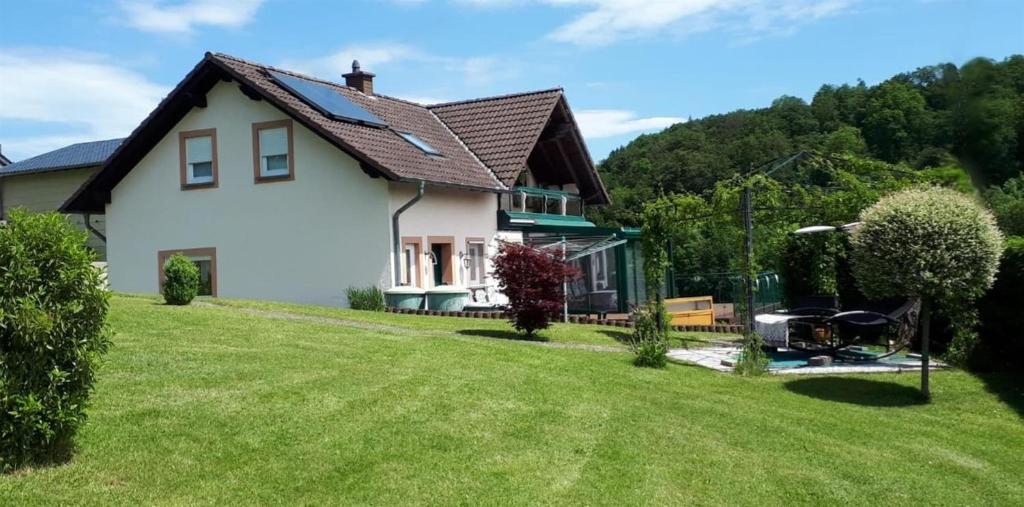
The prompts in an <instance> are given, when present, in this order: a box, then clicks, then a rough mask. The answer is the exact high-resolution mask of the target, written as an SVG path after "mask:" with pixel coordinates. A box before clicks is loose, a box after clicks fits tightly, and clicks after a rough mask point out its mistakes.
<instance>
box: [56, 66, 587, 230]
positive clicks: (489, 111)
mask: <svg viewBox="0 0 1024 507" xmlns="http://www.w3.org/2000/svg"><path fill="white" fill-rule="evenodd" d="M271 72H276V73H282V74H287V75H289V76H293V77H298V78H301V79H304V80H307V81H309V82H311V83H315V84H316V85H318V86H326V87H329V88H331V89H332V90H334V91H336V92H338V93H340V94H341V95H342V96H344V97H345V98H347V99H348V100H349V101H351V102H352V103H354V104H355V105H357V106H359V107H361V108H363V109H365V110H366V111H369V112H370V113H372V114H373V115H374V116H376V117H378V118H379V119H381V120H383V122H384V123H386V124H387V126H386V127H385V128H379V127H375V126H368V125H363V124H358V123H353V122H350V121H344V120H339V119H335V118H332V117H331V116H328V115H326V114H323V113H322V112H321V111H320V110H318V109H316V108H314V107H312V106H311V105H309V104H307V103H306V102H305V101H303V100H302V99H301V98H300V97H299V96H297V95H296V94H295V93H293V92H291V91H289V90H288V89H286V88H285V87H284V86H282V85H281V84H279V83H278V81H276V80H275V79H274V78H273V77H272V75H271ZM225 80H226V81H232V82H235V83H237V85H238V86H239V88H240V89H241V91H242V92H243V93H244V94H245V95H246V96H248V97H249V98H251V99H253V100H265V101H267V102H268V103H269V104H271V105H273V106H274V107H276V108H278V109H280V110H281V111H283V112H285V113H286V114H288V115H289V116H291V117H292V118H293V119H294V120H295V121H297V122H298V123H301V124H302V125H303V126H305V127H306V128H308V129H310V130H312V131H313V132H314V133H316V134H317V135H319V136H320V137H321V138H323V139H324V140H326V141H328V142H329V143H331V144H333V145H334V146H336V147H337V148H339V149H341V150H342V151H344V152H345V153H348V154H349V155H350V156H352V157H353V158H355V159H356V160H358V161H359V162H360V166H361V167H362V169H363V171H364V172H366V173H367V174H369V175H370V176H372V177H383V178H386V179H389V180H394V181H426V182H428V183H433V184H439V185H447V186H453V187H461V188H468V189H475V190H485V191H498V192H501V191H505V190H507V189H508V188H509V187H510V186H511V182H514V181H515V177H516V176H518V174H519V172H521V171H522V170H523V169H524V168H525V167H526V165H527V164H526V160H527V157H528V156H529V155H530V153H531V149H532V147H533V144H536V143H537V140H538V138H539V137H540V136H541V132H542V131H543V129H544V128H545V125H547V124H548V123H549V118H551V117H552V115H553V114H554V112H555V111H556V108H557V107H558V106H559V105H560V104H562V107H567V106H564V104H565V101H564V97H563V96H562V91H561V90H545V91H541V92H534V93H527V94H519V95H509V96H504V97H495V98H491V99H480V100H477V101H467V102H457V103H449V104H439V105H436V106H424V105H421V104H416V103H413V102H409V101H405V100H401V99H396V98H392V97H388V96H385V95H380V94H373V95H367V94H364V93H362V92H360V91H359V90H357V89H355V88H350V87H348V86H345V85H341V84H337V83H332V82H329V81H323V80H320V79H316V78H312V77H309V76H305V75H301V74H296V73H293V72H289V71H286V70H282V69H277V68H273V67H269V66H265V65H260V64H257V63H253V62H249V61H246V60H242V59H239V58H235V57H232V56H229V55H224V54H220V53H207V54H206V56H205V57H204V58H203V60H202V61H201V62H199V64H197V65H196V67H195V68H194V69H193V70H192V71H191V72H190V73H189V74H188V75H187V76H186V77H185V78H184V79H183V80H182V82H181V83H179V84H178V86H177V87H176V88H175V89H174V90H173V91H172V92H171V93H170V94H169V95H168V96H167V97H166V98H165V99H164V100H163V101H162V102H161V103H160V105H159V106H157V108H156V109H155V110H154V111H153V112H152V113H151V114H150V115H149V117H147V118H146V119H145V120H144V121H143V122H142V124H140V125H139V127H138V128H136V129H135V131H134V132H132V134H131V136H130V137H129V138H128V139H127V140H126V142H125V143H124V144H123V145H122V146H121V147H120V148H119V149H118V150H117V151H116V152H115V153H114V154H113V156H111V158H110V159H109V160H108V162H107V163H106V165H105V166H104V168H103V170H102V171H100V172H98V173H97V174H96V175H94V176H93V177H92V178H91V179H90V180H89V181H88V182H86V183H85V184H84V185H83V186H82V188H80V189H79V191H78V192H76V194H75V195H74V196H72V198H71V199H69V200H68V202H67V203H65V205H64V206H63V208H62V209H64V210H66V211H90V212H102V211H103V208H104V204H105V203H106V202H109V200H110V191H111V189H113V187H114V186H115V185H117V183H118V182H119V181H120V180H121V179H122V178H123V177H124V176H125V175H126V174H127V173H128V171H130V170H131V169H132V168H133V167H134V166H135V164H137V163H138V162H139V161H140V160H141V159H142V157H144V156H145V154H146V153H148V151H149V150H150V149H151V148H152V147H153V146H154V145H155V144H156V143H157V142H158V141H159V140H160V139H162V138H163V137H164V136H166V135H167V133H168V132H169V131H170V130H171V129H172V128H173V127H174V125H175V124H177V122H178V121H180V120H181V118H182V117H184V116H185V114H187V113H188V112H189V111H190V110H191V109H192V108H193V107H205V106H206V93H207V92H209V90H210V89H211V88H212V87H213V86H215V85H216V84H217V83H218V82H222V81H225ZM545 109H546V111H545ZM474 115H480V116H481V117H483V118H484V119H483V120H476V119H474V118H473V116H474ZM574 128H575V126H574ZM576 130H577V134H578V129H576ZM400 132H408V133H412V134H414V135H415V136H416V137H418V138H420V139H422V140H423V141H425V142H426V143H428V144H429V145H430V146H432V147H434V148H435V149H436V150H437V151H438V152H440V154H441V155H440V156H437V155H432V154H428V153H425V152H424V151H423V150H421V149H419V148H417V147H416V146H415V145H414V144H412V143H410V142H409V141H407V140H406V139H403V137H402V136H400V135H399V133H400ZM584 151H585V149H584ZM585 157H586V160H587V161H588V162H589V155H585ZM517 164H518V169H516V165H517ZM589 170H590V171H591V172H592V173H593V175H594V179H595V180H596V181H599V179H596V174H597V173H596V170H594V169H593V164H592V163H590V167H589ZM574 174H575V173H574ZM600 195H603V196H605V201H606V196H607V194H606V193H604V189H603V186H602V187H601V189H600Z"/></svg>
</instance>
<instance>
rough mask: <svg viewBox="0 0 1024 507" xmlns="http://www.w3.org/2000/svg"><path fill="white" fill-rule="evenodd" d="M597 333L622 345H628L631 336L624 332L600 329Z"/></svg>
mask: <svg viewBox="0 0 1024 507" xmlns="http://www.w3.org/2000/svg"><path fill="white" fill-rule="evenodd" d="M599 332H600V333H601V334H603V335H605V336H607V337H609V338H611V339H613V340H615V341H617V342H619V343H621V344H623V345H629V338H630V336H632V335H631V334H629V333H627V332H625V331H612V330H609V329H602V330H601V331H599Z"/></svg>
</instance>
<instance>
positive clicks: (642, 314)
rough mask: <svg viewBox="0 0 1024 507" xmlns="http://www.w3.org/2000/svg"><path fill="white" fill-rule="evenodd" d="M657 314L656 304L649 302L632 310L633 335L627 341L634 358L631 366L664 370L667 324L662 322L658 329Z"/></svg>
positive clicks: (658, 313) (666, 351)
mask: <svg viewBox="0 0 1024 507" xmlns="http://www.w3.org/2000/svg"><path fill="white" fill-rule="evenodd" d="M659 315H662V316H664V315H665V313H664V312H659V311H658V308H657V303H653V302H649V303H647V305H645V306H642V307H638V308H636V309H635V310H633V334H632V335H631V336H630V339H629V348H630V350H632V351H633V354H634V355H635V356H636V357H634V358H633V364H634V365H636V366H642V367H645V368H664V367H665V364H666V363H667V362H668V357H667V356H666V354H667V353H668V333H667V331H665V330H667V329H668V323H667V322H662V326H661V328H660V329H659V328H658V318H659Z"/></svg>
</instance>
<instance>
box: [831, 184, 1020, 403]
mask: <svg viewBox="0 0 1024 507" xmlns="http://www.w3.org/2000/svg"><path fill="white" fill-rule="evenodd" d="M860 220H861V222H862V223H861V225H860V227H858V228H857V229H856V230H855V231H854V232H853V235H852V237H851V243H852V246H853V272H854V276H855V277H856V279H857V283H858V284H859V285H860V287H861V289H862V290H863V291H864V293H865V294H866V295H867V296H869V297H872V298H886V297H899V296H911V297H917V298H920V299H921V316H920V317H921V356H922V362H921V392H922V394H923V395H924V396H925V397H929V396H930V391H929V388H928V361H929V356H928V340H929V332H930V329H929V328H930V325H929V319H930V316H931V315H930V314H931V311H930V310H931V307H932V305H933V304H934V303H937V302H938V303H943V304H947V305H956V304H961V305H962V304H966V303H968V302H970V301H972V300H974V299H977V298H978V297H980V296H981V295H983V294H984V293H985V291H986V290H987V289H988V288H989V287H991V286H992V282H993V280H994V279H995V273H996V268H997V266H998V264H999V256H1000V254H1001V253H1002V250H1003V237H1002V234H1001V233H1000V232H999V229H998V228H997V227H996V223H995V219H994V218H993V217H992V214H991V213H989V212H988V211H987V210H986V209H985V208H983V207H982V206H980V205H979V204H978V203H976V202H975V201H973V200H972V199H971V198H969V197H967V196H965V195H963V194H960V193H958V192H956V191H953V190H949V189H944V188H937V187H936V188H916V189H909V190H903V191H901V192H897V193H895V194H892V195H889V196H887V197H884V198H882V199H881V200H879V201H878V202H877V203H876V204H875V205H874V206H871V207H870V208H868V209H866V210H864V211H863V212H862V213H861V216H860Z"/></svg>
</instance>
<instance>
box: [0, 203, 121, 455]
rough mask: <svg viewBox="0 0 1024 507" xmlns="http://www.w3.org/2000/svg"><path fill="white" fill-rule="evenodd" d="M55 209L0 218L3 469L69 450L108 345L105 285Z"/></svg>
mask: <svg viewBox="0 0 1024 507" xmlns="http://www.w3.org/2000/svg"><path fill="white" fill-rule="evenodd" d="M85 239H86V236H85V234H84V233H83V232H81V231H79V230H77V229H75V228H74V227H73V226H71V224H70V223H68V221H67V218H66V217H64V216H62V215H58V214H56V213H47V214H29V213H26V212H23V211H21V210H14V211H13V212H12V213H11V215H10V216H9V217H8V222H7V225H6V226H0V414H2V415H0V471H5V472H6V471H9V470H12V469H14V468H17V467H20V466H23V465H27V464H32V463H44V462H52V461H55V460H59V459H62V458H65V457H67V456H68V453H70V452H71V450H72V447H73V440H74V436H75V432H76V431H77V430H78V428H79V427H80V426H81V425H82V424H83V423H84V422H85V407H86V404H87V401H88V398H89V393H90V391H91V390H92V385H93V373H94V369H95V367H96V364H97V362H98V361H99V358H100V356H101V355H102V354H103V353H104V352H106V349H107V344H108V333H107V328H106V324H105V322H106V317H107V309H108V306H109V303H108V297H109V296H108V293H107V291H106V290H104V289H103V288H102V286H103V283H102V273H101V272H100V270H98V269H96V268H95V267H93V266H92V264H91V263H92V261H93V252H92V251H91V250H89V249H87V248H86V246H85Z"/></svg>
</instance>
